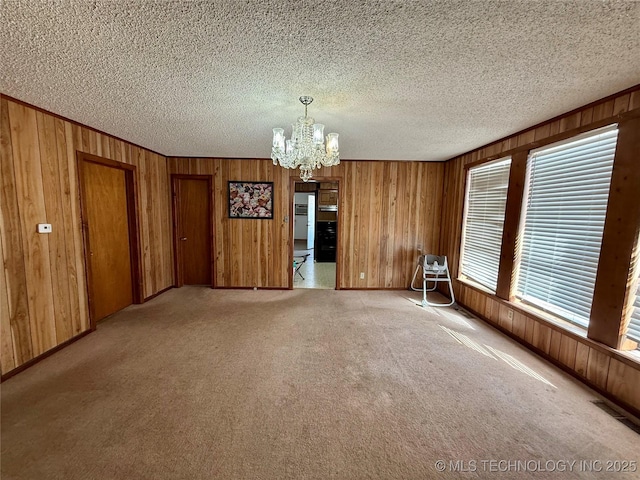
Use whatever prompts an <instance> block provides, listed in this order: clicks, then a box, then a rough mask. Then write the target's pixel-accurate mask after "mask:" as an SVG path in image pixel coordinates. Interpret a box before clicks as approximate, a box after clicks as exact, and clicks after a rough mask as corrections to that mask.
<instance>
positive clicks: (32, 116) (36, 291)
mask: <svg viewBox="0 0 640 480" xmlns="http://www.w3.org/2000/svg"><path fill="white" fill-rule="evenodd" d="M9 124H10V128H11V144H12V148H13V158H14V168H15V172H14V173H15V182H16V192H17V194H18V199H19V201H18V205H19V214H20V218H21V225H20V226H21V229H22V244H23V245H22V246H23V251H24V262H25V272H26V279H27V284H26V289H27V296H28V297H27V298H28V306H29V319H30V322H31V345H32V348H33V353H34V354H35V355H40V354H41V353H44V352H46V351H47V350H49V349H51V348H53V347H55V346H56V345H57V342H56V329H55V313H54V307H53V292H52V279H51V267H50V265H51V261H50V258H49V236H48V235H45V234H39V233H37V231H36V225H37V224H38V223H45V222H46V219H47V212H46V208H45V198H44V186H43V183H42V164H41V155H40V145H39V139H38V124H37V119H36V111H35V110H33V109H30V108H27V107H25V106H23V105H18V104H15V103H13V102H9Z"/></svg>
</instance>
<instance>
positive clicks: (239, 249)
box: [168, 158, 290, 288]
mask: <svg viewBox="0 0 640 480" xmlns="http://www.w3.org/2000/svg"><path fill="white" fill-rule="evenodd" d="M168 164H169V173H170V174H183V175H211V176H212V179H213V182H212V185H213V192H212V195H213V199H212V200H213V212H214V213H213V216H214V218H213V246H212V247H213V249H214V250H213V252H214V255H213V262H214V264H213V271H214V280H213V283H214V287H260V288H269V287H271V288H287V285H288V279H289V277H288V275H289V269H288V268H287V266H288V264H289V247H290V240H289V235H288V225H289V224H288V223H285V218H286V217H287V216H288V215H289V210H288V208H287V207H288V203H287V202H286V201H284V199H283V197H284V196H285V195H288V189H289V177H288V175H287V172H286V170H284V169H282V168H277V167H274V166H273V163H271V161H266V160H234V159H213V158H169V159H168ZM229 180H243V181H264V182H273V189H274V198H273V220H253V219H229V215H228V202H227V198H228V188H227V182H228V181H229Z"/></svg>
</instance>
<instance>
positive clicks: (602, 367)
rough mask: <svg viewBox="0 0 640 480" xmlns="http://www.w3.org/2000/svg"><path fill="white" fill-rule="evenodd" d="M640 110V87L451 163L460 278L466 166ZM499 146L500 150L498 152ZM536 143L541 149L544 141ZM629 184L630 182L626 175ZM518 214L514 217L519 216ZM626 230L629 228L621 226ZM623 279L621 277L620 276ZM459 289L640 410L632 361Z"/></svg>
mask: <svg viewBox="0 0 640 480" xmlns="http://www.w3.org/2000/svg"><path fill="white" fill-rule="evenodd" d="M638 109H640V88H638V89H635V90H634V91H632V92H630V93H625V94H622V95H618V96H616V97H614V98H610V99H606V100H603V101H601V102H598V103H595V104H592V105H590V106H587V107H585V108H583V109H581V110H578V111H575V112H572V113H570V114H567V115H565V116H563V117H561V118H557V119H554V120H551V121H549V122H546V123H544V124H542V125H537V126H536V127H535V128H532V129H530V130H528V131H525V132H522V133H520V134H518V135H514V136H512V137H508V138H505V139H502V140H500V141H498V142H495V143H493V144H491V145H488V146H486V147H482V148H479V149H478V150H475V151H473V152H470V153H468V154H464V155H462V156H460V157H457V158H455V159H452V160H450V161H448V162H446V165H445V171H444V190H443V207H442V219H443V221H442V236H441V250H442V252H443V253H444V254H446V255H447V256H448V258H449V261H450V267H451V270H452V274H453V275H454V276H457V275H458V262H459V250H460V237H461V224H462V221H461V220H462V212H463V208H464V183H465V176H466V171H465V168H464V166H465V165H467V164H469V163H472V162H475V161H478V160H483V159H485V158H486V157H487V156H489V155H491V156H496V158H497V157H499V156H502V155H503V152H506V151H507V150H510V149H513V148H516V147H523V146H526V145H528V144H529V143H530V142H533V141H535V142H544V140H545V139H547V138H549V137H552V136H554V135H557V134H560V133H563V132H571V131H572V130H574V129H577V128H589V127H590V126H591V125H592V124H595V123H596V122H600V123H599V124H598V126H601V125H602V124H603V123H606V122H608V121H611V123H613V122H615V121H618V118H616V117H614V115H618V114H622V113H624V112H629V111H632V110H638ZM626 122H631V120H626ZM635 130H637V129H635ZM498 145H499V148H496V146H498ZM536 145H539V143H537V144H536ZM628 148H630V149H631V150H634V151H635V150H637V149H635V147H633V148H631V147H628ZM520 155H523V154H520ZM636 157H637V155H636ZM636 157H633V158H636ZM520 170H522V169H520ZM520 173H522V171H520ZM627 177H628V175H627ZM624 180H625V181H628V179H627V178H626V177H625V179H624ZM636 190H637V189H636ZM627 203H628V202H627ZM516 210H517V208H514V212H515V211H516ZM512 213H513V212H512ZM515 213H518V212H515ZM515 216H516V215H515V214H514V215H512V217H514V218H515ZM616 218H617V217H615V218H613V219H612V221H613V222H615V221H616ZM515 223H516V222H515V221H513V219H512V221H511V222H510V224H511V227H510V228H513V225H514V224H515ZM620 228H626V227H625V226H624V225H621V226H620ZM512 233H514V232H512ZM617 235H618V234H617V233H614V234H613V237H612V238H617ZM636 235H637V233H636ZM634 238H635V237H634ZM615 243H616V242H614V241H612V242H611V244H612V245H613V244H615ZM604 249H605V246H604V243H603V252H602V253H601V257H607V258H615V257H616V256H617V255H619V254H620V252H618V251H616V252H611V254H610V255H609V254H607V252H605V251H604ZM609 250H611V249H609ZM625 258H626V257H625ZM623 276H624V275H623ZM623 276H620V278H622V277H623ZM505 278H506V274H505ZM605 283H607V284H611V283H612V282H611V281H607V282H605ZM505 285H506V282H505ZM454 288H455V290H456V297H457V300H458V303H460V304H462V305H463V306H466V307H467V308H469V309H471V310H473V311H476V312H477V313H479V314H480V315H482V316H484V317H485V318H487V319H490V320H492V321H493V322H495V323H496V324H497V325H498V326H500V327H501V328H503V329H505V330H506V331H508V332H511V333H512V334H513V335H516V336H517V337H519V338H520V339H521V340H522V341H523V342H525V343H527V344H530V345H532V346H533V347H536V348H537V349H539V350H540V351H542V352H544V353H546V354H548V355H549V356H550V357H551V358H552V359H554V360H555V361H556V362H558V363H560V364H562V365H564V366H565V367H566V368H568V369H571V370H573V371H574V372H575V373H576V375H578V376H579V377H581V378H583V379H585V380H586V381H587V382H588V383H590V384H592V385H593V386H595V387H597V388H600V389H601V390H603V391H605V392H607V393H608V394H609V395H611V396H613V397H615V398H618V399H619V400H620V401H621V402H624V403H625V404H626V405H629V406H631V407H632V408H635V409H640V391H639V390H638V389H639V388H640V387H638V385H640V365H637V364H634V363H633V362H628V361H625V362H623V361H621V360H619V357H616V354H615V353H614V352H613V351H608V350H607V351H605V350H601V349H597V348H595V347H594V346H593V343H592V342H590V341H589V340H587V339H586V338H580V337H577V336H575V335H572V334H570V333H568V332H567V333H564V332H562V331H560V330H559V329H556V328H551V327H549V326H547V325H546V324H545V322H544V321H543V320H541V318H540V317H537V316H536V315H535V314H533V313H532V314H530V315H529V314H525V313H520V312H519V311H517V310H516V311H514V315H513V320H509V319H508V312H509V310H510V308H509V306H508V304H506V303H504V302H503V301H501V300H498V298H497V297H496V296H494V295H490V294H488V293H485V292H483V291H480V290H477V289H474V288H471V287H468V286H466V285H465V284H463V283H461V282H458V281H454ZM507 290H508V289H507V288H503V292H502V293H503V296H504V297H508V292H507ZM478 297H482V298H485V299H486V303H485V305H484V310H483V305H482V302H481V301H480V300H479V298H478ZM496 301H499V302H500V306H499V308H498V309H497V311H498V313H497V314H496V312H495V310H496V309H495V307H490V305H491V303H492V302H496ZM614 303H616V302H614ZM617 303H619V302H617ZM617 303H616V304H617ZM614 316H615V315H614ZM613 330H615V332H614V334H617V333H619V330H618V329H615V328H614V329H613ZM617 358H618V359H617ZM634 382H635V383H634Z"/></svg>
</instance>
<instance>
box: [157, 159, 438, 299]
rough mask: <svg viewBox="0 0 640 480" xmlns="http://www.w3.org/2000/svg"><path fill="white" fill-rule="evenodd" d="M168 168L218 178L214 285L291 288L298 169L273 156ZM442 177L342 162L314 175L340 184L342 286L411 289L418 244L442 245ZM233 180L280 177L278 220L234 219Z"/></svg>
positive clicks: (424, 169) (432, 166)
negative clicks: (231, 215)
mask: <svg viewBox="0 0 640 480" xmlns="http://www.w3.org/2000/svg"><path fill="white" fill-rule="evenodd" d="M169 172H170V173H171V174H191V175H212V176H213V179H214V183H213V184H214V192H213V197H214V198H213V202H214V212H215V213H214V217H215V218H214V248H215V255H214V272H215V279H214V284H215V286H216V287H254V286H255V287H262V288H288V287H289V282H290V276H291V258H290V251H291V238H292V232H291V228H292V223H290V222H285V218H287V217H289V218H291V215H292V211H293V207H292V203H293V201H292V191H291V182H290V178H298V175H299V172H298V171H296V170H289V171H287V170H285V169H283V168H281V167H275V166H273V164H272V163H271V161H270V160H258V159H256V160H234V159H215V158H169ZM443 174H444V164H441V163H423V162H380V161H376V162H369V161H344V162H342V163H341V164H340V165H338V166H336V167H330V168H322V169H320V170H319V171H318V172H317V173H316V174H315V175H314V179H315V180H322V179H323V178H324V179H326V178H332V179H337V180H339V182H340V192H339V211H338V263H339V269H338V271H339V278H338V279H337V280H338V281H337V287H338V288H406V287H407V285H408V282H409V280H410V279H411V278H410V277H411V274H412V273H413V268H414V264H415V261H416V259H417V255H418V252H417V246H418V245H423V246H424V248H425V249H426V250H428V251H432V252H435V251H436V250H437V248H438V245H439V242H440V209H441V202H442V200H441V199H442V183H443V178H444V177H443ZM229 180H247V181H272V182H274V191H275V196H274V219H273V220H249V219H246V220H239V219H231V220H230V219H229V218H228V213H227V208H228V207H227V181H229ZM360 272H364V273H365V278H364V279H362V280H361V279H360Z"/></svg>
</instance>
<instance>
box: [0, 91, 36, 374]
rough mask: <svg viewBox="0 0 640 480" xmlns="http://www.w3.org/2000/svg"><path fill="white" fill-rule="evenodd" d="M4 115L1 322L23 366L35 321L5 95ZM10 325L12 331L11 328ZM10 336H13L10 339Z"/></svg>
mask: <svg viewBox="0 0 640 480" xmlns="http://www.w3.org/2000/svg"><path fill="white" fill-rule="evenodd" d="M0 106H1V110H0V111H1V115H2V117H1V118H0V134H1V144H0V146H1V148H2V150H1V151H0V173H1V176H0V181H1V182H2V184H1V186H2V192H1V193H2V198H1V201H0V214H1V215H0V241H1V242H2V259H3V265H4V269H3V271H2V276H3V279H4V283H3V291H4V290H6V292H4V293H3V296H4V297H6V298H7V310H8V312H9V317H8V323H7V322H5V321H3V322H2V324H1V327H2V331H0V334H1V335H2V337H3V340H5V341H3V343H2V345H1V347H2V348H3V352H2V355H3V356H4V357H6V358H9V357H13V359H14V361H15V366H18V365H21V364H22V363H24V362H26V361H27V360H29V359H31V358H33V357H34V354H33V348H32V345H31V321H30V318H29V301H28V298H27V289H26V284H27V278H26V271H25V264H24V250H23V243H22V228H21V226H20V213H19V210H18V194H17V192H16V182H15V174H14V166H13V148H12V146H11V132H10V127H9V106H8V103H7V101H6V100H5V99H4V98H0ZM7 328H9V330H7ZM7 339H11V342H8V340H7ZM9 346H11V347H12V348H13V349H14V350H13V351H12V352H5V351H4V348H8V347H9ZM9 365H10V362H9V361H6V362H4V363H3V364H2V368H3V370H2V371H3V372H5V371H7V370H5V369H7V368H8V366H9Z"/></svg>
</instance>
